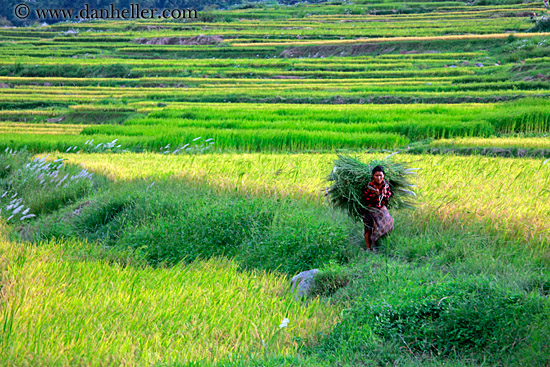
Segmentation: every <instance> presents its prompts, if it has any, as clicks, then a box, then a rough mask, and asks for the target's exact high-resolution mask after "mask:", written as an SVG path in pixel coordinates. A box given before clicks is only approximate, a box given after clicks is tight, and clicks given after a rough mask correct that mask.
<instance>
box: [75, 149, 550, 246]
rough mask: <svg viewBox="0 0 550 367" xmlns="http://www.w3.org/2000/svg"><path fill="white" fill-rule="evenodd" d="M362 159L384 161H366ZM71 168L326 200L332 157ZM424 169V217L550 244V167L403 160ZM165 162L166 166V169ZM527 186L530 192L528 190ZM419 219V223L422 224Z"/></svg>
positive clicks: (78, 159)
mask: <svg viewBox="0 0 550 367" xmlns="http://www.w3.org/2000/svg"><path fill="white" fill-rule="evenodd" d="M361 157H362V159H365V160H368V159H371V158H381V157H382V155H362V156H361ZM67 158H68V159H69V161H70V162H74V163H81V164H84V165H85V166H86V167H87V168H88V169H90V170H93V171H95V172H98V173H101V174H104V175H106V176H108V177H110V178H113V179H116V180H122V181H125V180H132V179H136V178H145V177H153V178H163V177H180V178H184V179H186V180H191V181H194V182H197V183H198V184H201V183H208V184H209V185H212V186H215V187H219V188H221V189H224V190H226V189H227V190H243V191H246V192H250V193H258V194H264V193H269V194H274V195H277V196H280V195H282V196H291V197H295V198H299V197H302V198H310V199H312V200H313V201H315V202H322V200H323V193H324V189H325V188H326V187H328V186H329V184H328V183H327V182H326V180H325V179H326V177H327V176H328V173H330V171H331V169H332V167H333V160H334V159H335V158H336V156H335V155H332V154H297V155H284V154H245V155H242V154H239V155H237V154H210V155H205V156H166V155H163V156H161V155H158V154H144V155H136V154H124V155H116V156H115V155H112V156H105V155H83V154H80V155H67ZM396 158H397V159H398V160H403V161H408V162H411V163H410V164H409V165H410V166H411V167H415V168H421V170H420V171H419V175H418V179H417V181H416V184H417V185H418V188H419V190H420V194H421V199H420V200H419V201H420V203H421V207H422V208H423V216H425V217H427V218H429V217H435V218H439V219H441V220H444V221H447V222H464V223H477V222H481V223H483V224H484V225H485V226H486V229H487V230H490V231H497V232H499V233H501V234H505V235H507V236H511V237H514V238H521V239H523V240H524V241H525V242H526V243H532V244H534V245H535V246H537V247H539V246H540V247H543V248H545V247H546V246H547V245H548V223H550V219H549V217H548V213H550V210H549V208H548V200H547V198H548V194H549V192H548V190H547V187H548V185H549V184H550V171H549V170H550V165H549V164H548V163H547V162H546V163H545V162H544V160H543V159H522V158H514V159H508V158H487V157H481V156H476V157H453V156H430V155H409V156H407V155H403V156H400V155H397V157H396ZM159 162H162V163H161V164H159ZM526 187H527V188H528V189H526ZM418 219H419V220H420V217H419V218H418Z"/></svg>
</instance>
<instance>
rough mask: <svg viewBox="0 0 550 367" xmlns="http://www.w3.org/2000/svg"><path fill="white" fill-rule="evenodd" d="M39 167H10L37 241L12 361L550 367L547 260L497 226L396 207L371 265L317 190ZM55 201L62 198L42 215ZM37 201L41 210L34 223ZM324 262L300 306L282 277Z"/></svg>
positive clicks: (7, 293) (8, 320) (26, 231)
mask: <svg viewBox="0 0 550 367" xmlns="http://www.w3.org/2000/svg"><path fill="white" fill-rule="evenodd" d="M73 157H77V156H73ZM99 157H100V156H97V158H99ZM107 157H109V158H110V159H113V158H114V157H115V156H112V155H111V156H107V155H106V156H105V158H107ZM121 157H122V156H121ZM83 158H84V157H83ZM166 158H167V159H168V158H169V157H166ZM181 158H183V157H181ZM181 158H179V159H181ZM189 158H191V157H189ZM196 158H199V157H196ZM27 159H28V157H21V156H19V155H17V154H15V155H7V156H3V157H2V162H1V163H0V167H6V166H8V165H9V166H10V167H9V168H8V169H5V170H4V171H3V173H2V181H1V184H2V185H3V188H4V190H5V191H9V196H8V195H5V196H4V197H3V198H2V199H1V202H0V203H1V205H2V212H1V213H2V216H3V221H4V222H6V221H7V225H10V224H11V226H10V227H9V228H11V229H12V230H11V236H13V237H12V239H14V240H19V241H21V240H25V242H30V243H20V244H15V243H13V242H7V241H3V242H2V258H3V259H5V260H4V261H3V262H2V267H3V273H2V274H3V275H2V304H1V306H0V307H1V311H2V312H1V315H2V316H1V317H2V320H1V321H2V323H3V324H4V325H5V328H4V331H3V333H2V348H3V350H4V353H3V354H2V355H3V357H2V358H4V360H5V361H6V362H10V363H15V364H14V365H17V364H18V363H19V364H22V363H27V364H41V363H44V364H52V363H53V364H56V365H75V364H90V365H101V364H105V363H113V364H117V363H118V364H124V363H128V364H132V365H151V364H156V365H166V366H176V365H178V366H179V365H208V364H211V365H220V366H222V365H242V366H248V365H269V366H278V365H289V366H291V365H292V366H311V365H327V366H334V365H346V364H347V365H362V364H365V365H386V364H388V363H389V364H397V365H430V364H433V365H440V364H442V363H445V364H447V365H457V366H459V365H478V364H479V363H482V362H484V363H487V364H490V365H518V364H523V365H544V364H545V363H549V362H550V360H548V353H547V350H546V348H547V345H548V342H549V341H550V328H549V327H548V324H547V322H546V320H547V319H548V317H549V316H550V304H549V301H548V293H549V292H550V272H549V271H548V257H547V255H545V249H544V247H539V248H536V246H530V247H528V248H527V247H525V246H524V245H523V244H522V241H521V240H520V239H518V238H517V237H516V238H515V239H513V238H510V237H505V236H504V233H503V232H502V231H501V230H499V229H496V230H495V231H494V233H493V234H488V232H487V231H486V230H485V228H484V226H483V225H476V224H475V223H473V222H470V223H469V224H467V225H464V224H461V223H460V222H455V221H445V220H442V219H441V218H438V217H435V216H426V215H422V212H421V210H420V209H418V210H417V211H413V212H396V213H394V215H395V231H394V232H392V233H391V234H390V236H389V237H387V238H386V239H385V240H384V241H383V246H382V251H381V253H379V254H377V255H373V254H365V253H362V252H361V251H360V250H359V246H360V244H361V241H362V238H361V237H362V232H361V227H360V226H357V225H356V224H354V223H352V222H351V221H350V220H349V219H348V218H347V217H346V216H344V215H343V214H342V213H340V212H337V211H334V210H332V209H330V208H328V207H326V206H324V205H320V203H319V202H316V201H315V200H311V196H307V195H306V196H302V198H301V199H298V197H300V195H296V193H295V192H294V190H296V187H295V186H296V185H295V184H294V185H292V184H289V185H286V190H288V191H286V192H285V191H283V190H284V189H285V188H277V186H274V188H273V189H272V191H271V192H268V191H263V193H262V191H261V190H260V191H255V193H253V191H251V190H250V189H247V188H246V186H240V187H239V186H237V187H236V186H226V187H220V186H219V185H216V181H217V180H219V179H221V178H222V177H221V175H220V174H217V175H212V176H211V177H210V178H209V179H208V180H206V181H203V182H202V183H200V184H197V182H193V181H189V182H187V183H186V182H185V180H182V179H179V180H175V179H173V178H172V179H171V178H169V177H170V175H165V176H164V177H165V178H159V177H156V178H154V180H155V181H153V179H152V178H148V179H147V178H146V179H140V178H139V175H137V174H135V173H137V172H134V174H133V176H134V178H133V179H131V180H120V179H117V180H116V181H107V180H105V179H102V178H101V177H100V176H98V174H97V173H90V172H88V171H87V170H86V172H87V173H88V174H89V175H88V174H83V173H82V172H83V169H82V168H79V167H77V166H70V167H67V166H66V165H65V164H64V165H62V166H53V167H52V166H48V163H50V164H52V165H53V163H54V162H53V160H49V161H48V160H45V159H44V160H40V159H38V160H36V161H35V162H32V161H31V164H30V165H29V166H27V167H25V165H26V164H27V162H28V160H27ZM156 159H158V158H156ZM218 161H219V157H218ZM157 162H162V160H158V161H157ZM268 162H269V159H268V158H267V157H266V160H264V161H262V163H261V164H262V165H261V167H260V166H259V167H254V166H253V165H251V166H250V167H249V168H250V169H251V172H253V171H254V169H259V170H264V169H266V168H267V167H269V165H268ZM105 163H107V162H105ZM57 164H58V165H59V162H58V163H57ZM160 164H162V163H160ZM478 164H479V163H478ZM43 167H47V168H43ZM445 167H448V164H443V165H442V167H441V168H439V169H440V170H441V169H445ZM500 169H501V170H503V169H504V168H502V167H501V168H500ZM55 171H58V173H57V174H54V173H52V172H55ZM283 171H284V169H283ZM42 173H46V174H45V175H44V176H43V177H42V178H41V176H40V175H41V174H42ZM121 173H122V174H124V172H121ZM281 173H282V174H287V172H285V173H283V172H282V171H281ZM48 174H51V175H48ZM65 175H67V178H66V179H65V180H64V181H62V182H61V184H59V181H61V180H62V179H63V177H65ZM149 175H150V173H149ZM497 176H498V175H497ZM44 177H45V178H46V180H45V181H44V182H45V184H44V182H42V183H41V180H42V179H44ZM72 177H79V178H80V179H76V178H75V179H71V178H72ZM82 177H84V178H82ZM50 179H51V181H50ZM296 179H298V178H296ZM487 179H488V180H489V181H491V180H496V176H493V178H491V177H489V178H487ZM524 179H525V180H527V182H526V183H527V184H529V182H530V181H529V180H530V179H531V178H530V177H529V176H527V177H526V178H524ZM66 181H67V182H66ZM67 183H68V184H67ZM533 183H534V182H531V184H533ZM58 184H59V185H58ZM77 187H78V188H79V189H78V190H77V189H75V188H77ZM42 190H45V191H44V192H48V194H47V196H49V197H52V198H54V197H55V198H56V200H55V201H56V202H59V203H60V204H59V205H58V206H56V207H53V206H51V205H50V204H48V205H46V204H42V205H34V206H33V205H32V203H33V202H34V201H36V197H37V196H36V195H37V193H40V192H41V191H42ZM450 190H451V192H449V194H452V191H453V189H450ZM15 192H16V193H17V195H16V196H14V195H15ZM289 193H290V194H291V195H289ZM43 195H45V196H46V194H43ZM12 196H13V197H12ZM292 197H294V198H292ZM308 197H309V198H308ZM14 199H15V202H17V207H16V208H15V209H14V208H13V207H10V208H9V209H5V208H6V207H7V206H9V205H13V204H14V203H15V202H14ZM17 200H21V201H17ZM430 200H437V196H432V197H431V198H430ZM37 202H40V201H37ZM42 202H44V201H42ZM21 205H22V206H23V207H22V208H21V209H19V211H18V212H17V213H15V214H12V213H13V211H14V210H17V208H19V207H20V206H21ZM27 207H28V208H29V211H28V212H27V213H26V215H29V213H36V217H31V218H26V219H22V217H23V216H22V215H21V214H22V211H24V210H26V208H27ZM7 210H9V211H10V212H9V213H6V211H7ZM8 214H11V215H15V216H14V217H11V218H9V217H8ZM11 215H10V216H11ZM451 217H452V215H451ZM8 218H9V220H8ZM4 226H6V225H4ZM5 228H7V227H5ZM534 237H535V238H537V236H534ZM531 245H535V244H534V243H532V244H531ZM315 267H316V268H320V269H321V272H320V273H319V275H318V278H317V280H318V281H317V286H316V289H315V295H317V296H319V297H321V298H316V297H314V298H311V299H309V300H308V301H307V302H298V301H295V300H293V299H292V297H291V296H290V295H289V292H288V283H287V281H288V278H286V280H285V277H284V276H285V275H287V276H288V275H293V274H294V273H296V272H298V271H301V270H308V269H311V268H315ZM266 271H267V272H266ZM327 301H328V302H330V304H331V305H330V306H329V304H327ZM113 315H116V317H115V316H113ZM283 318H288V319H289V320H290V322H289V324H288V326H281V325H284V323H281V320H283ZM279 323H281V325H279ZM98 346H101V348H99V349H98V351H97V353H95V352H91V351H92V350H94V349H95V348H98Z"/></svg>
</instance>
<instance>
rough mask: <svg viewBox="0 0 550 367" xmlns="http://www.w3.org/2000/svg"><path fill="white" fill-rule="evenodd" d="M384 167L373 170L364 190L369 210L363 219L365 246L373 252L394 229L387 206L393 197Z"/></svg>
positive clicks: (365, 201)
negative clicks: (380, 241)
mask: <svg viewBox="0 0 550 367" xmlns="http://www.w3.org/2000/svg"><path fill="white" fill-rule="evenodd" d="M384 176H385V173H384V168H382V166H376V167H374V168H373V169H372V181H371V182H370V183H369V184H368V185H366V187H365V188H364V189H363V200H364V204H365V206H367V207H368V208H369V210H367V211H366V214H365V215H364V217H363V223H364V224H365V244H366V246H367V250H369V251H372V250H373V247H374V245H375V244H376V241H377V240H378V239H379V238H380V237H382V236H384V235H385V234H387V233H388V232H390V231H391V230H392V229H393V218H392V217H391V215H390V213H389V212H388V209H387V208H386V204H387V203H388V200H389V199H390V197H391V191H390V185H389V184H388V181H386V180H385V179H384Z"/></svg>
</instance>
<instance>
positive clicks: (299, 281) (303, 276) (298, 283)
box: [290, 269, 319, 298]
mask: <svg viewBox="0 0 550 367" xmlns="http://www.w3.org/2000/svg"><path fill="white" fill-rule="evenodd" d="M318 272H319V269H312V270H307V271H302V272H301V273H300V274H298V275H296V276H294V277H293V278H292V280H291V281H290V285H291V289H290V292H291V293H294V292H296V293H295V294H294V297H295V298H301V297H307V296H309V294H310V293H311V290H312V289H313V286H314V285H315V280H314V279H313V278H314V277H315V274H317V273H318Z"/></svg>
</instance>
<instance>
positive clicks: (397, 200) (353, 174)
mask: <svg viewBox="0 0 550 367" xmlns="http://www.w3.org/2000/svg"><path fill="white" fill-rule="evenodd" d="M394 154H395V153H394ZM391 156H393V154H391V155H389V156H387V157H385V158H383V159H381V160H372V161H371V162H369V163H368V164H365V163H363V162H361V161H359V160H358V159H356V158H353V157H350V156H348V155H338V159H336V160H335V161H334V168H333V169H332V172H331V173H330V175H329V177H328V180H329V181H332V182H333V183H332V186H331V187H330V188H329V189H328V190H327V196H328V199H329V201H330V202H331V203H332V204H333V205H334V206H336V207H339V208H341V209H343V210H345V211H347V212H348V214H349V215H350V216H351V217H353V218H355V219H361V218H362V217H363V214H364V213H365V211H366V210H370V208H369V207H367V206H365V205H364V203H363V189H364V188H365V186H366V185H367V184H368V183H369V182H370V181H371V179H372V169H373V168H374V167H376V166H382V167H383V168H384V171H385V176H384V179H386V181H388V183H389V184H390V190H391V193H392V196H391V197H390V199H389V201H388V205H387V207H388V209H397V208H407V207H408V208H410V207H412V206H413V205H414V204H413V201H412V199H413V198H414V197H415V196H416V194H415V192H414V191H413V190H412V189H413V188H414V187H415V186H414V185H412V184H411V183H410V181H409V176H410V175H412V174H416V172H414V171H415V170H416V169H415V168H407V167H406V166H405V165H404V164H401V163H397V162H394V161H392V160H391V159H390V158H391Z"/></svg>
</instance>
